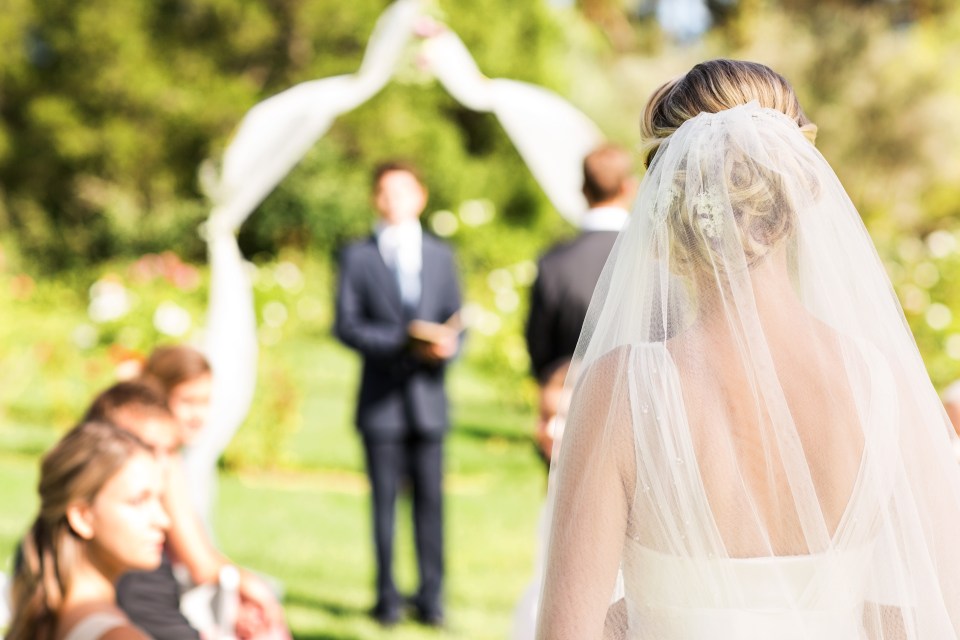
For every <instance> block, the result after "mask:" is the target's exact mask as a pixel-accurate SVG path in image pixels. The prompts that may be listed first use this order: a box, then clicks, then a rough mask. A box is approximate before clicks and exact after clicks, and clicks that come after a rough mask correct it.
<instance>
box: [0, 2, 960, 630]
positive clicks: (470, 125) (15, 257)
mask: <svg viewBox="0 0 960 640" xmlns="http://www.w3.org/2000/svg"><path fill="white" fill-rule="evenodd" d="M388 5H389V2H385V1H384V0H351V2H340V1H337V0H152V1H151V2H143V1H142V0H85V1H84V2H75V1H73V0H3V3H2V11H0V44H2V51H3V55H2V56H0V562H2V563H3V565H4V568H3V570H4V571H6V572H7V573H9V570H10V559H9V558H10V555H11V553H12V549H13V546H14V544H15V542H16V540H17V539H18V537H19V536H20V535H21V534H22V532H23V529H24V528H25V526H26V524H27V521H28V520H29V519H30V517H31V514H32V512H33V511H34V509H35V507H36V498H35V489H34V485H35V481H36V467H37V460H38V457H39V455H40V454H41V453H42V452H43V451H44V450H45V449H46V448H47V447H48V446H49V445H50V444H51V443H52V442H53V441H54V440H55V438H56V437H57V435H58V434H60V433H62V432H63V431H64V430H66V429H67V428H69V427H70V426H71V425H72V424H73V423H74V422H75V421H76V420H77V419H78V418H79V417H80V415H81V413H82V411H83V409H84V408H85V406H86V404H87V403H88V402H89V400H90V398H91V397H92V395H93V394H94V393H95V392H96V391H98V390H100V389H101V388H103V387H104V386H106V385H108V384H110V383H111V382H112V381H113V380H114V379H115V378H116V376H117V375H118V367H119V368H122V367H123V366H125V364H124V363H126V362H127V361H129V360H131V359H135V358H137V357H138V356H142V355H143V354H146V353H148V352H149V351H150V350H151V349H152V348H153V347H154V346H155V345H157V344H161V343H166V342H173V341H196V340H198V339H199V337H200V332H201V331H202V328H203V325H204V312H205V308H206V302H207V293H208V281H209V272H208V269H207V266H206V264H205V251H206V249H205V244H204V240H203V237H202V233H201V230H202V223H203V221H204V219H205V218H206V215H207V214H208V212H209V202H208V200H207V199H206V198H205V196H204V195H203V189H202V187H201V184H202V181H201V179H200V174H201V171H200V167H201V166H202V165H203V163H204V162H205V161H207V160H208V159H213V160H216V159H217V158H219V157H220V154H221V153H222V152H223V150H224V148H225V147H226V145H227V143H228V142H229V140H230V136H231V133H232V132H233V131H234V130H235V128H236V127H237V125H238V124H239V122H240V120H241V118H242V117H243V115H244V113H245V112H246V111H247V110H248V109H249V108H250V107H252V106H253V105H254V104H256V103H257V102H259V101H261V100H263V99H265V98H267V97H269V96H271V95H274V94H276V93H278V92H279V91H282V90H284V89H286V88H288V87H290V86H292V85H294V84H296V83H298V82H302V81H306V80H311V79H317V78H323V77H328V76H332V75H338V74H349V73H355V72H356V70H357V69H358V67H359V65H360V62H361V59H362V57H363V54H364V50H365V47H366V43H367V41H368V39H369V37H370V33H371V30H372V29H373V26H374V23H375V21H376V19H377V17H378V16H379V15H380V14H381V13H382V12H383V10H384V9H385V8H386V7H387V6H388ZM426 7H427V9H426V10H427V11H428V12H429V13H430V15H432V16H433V17H434V18H435V19H437V20H439V21H441V22H443V23H445V24H447V25H448V26H449V27H450V28H451V29H453V30H454V31H455V32H456V33H457V34H458V35H459V36H460V38H461V39H462V40H463V41H464V43H465V44H466V46H467V48H468V49H469V50H470V52H471V54H472V55H473V56H474V58H475V60H476V62H477V64H478V66H479V67H480V69H481V71H482V72H483V73H484V74H485V75H487V76H489V77H494V78H511V79H516V80H522V81H525V82H528V83H532V84H537V85H541V86H544V87H547V88H549V89H551V90H553V91H555V92H556V93H558V94H560V95H561V96H563V97H565V98H566V99H568V100H569V101H570V102H571V103H573V104H574V105H575V106H576V107H578V108H579V109H581V110H582V111H583V112H584V113H586V114H587V115H588V116H589V117H590V118H592V119H593V120H594V121H595V122H596V123H597V124H598V125H599V126H600V128H601V129H602V130H603V132H604V133H605V134H606V135H607V136H609V137H610V138H611V139H613V140H615V141H618V142H621V143H624V144H626V145H627V146H629V147H631V148H637V144H638V135H637V122H638V118H639V114H640V112H641V109H642V106H643V104H644V102H645V100H646V98H647V97H648V96H649V94H650V92H651V91H652V90H653V89H654V88H656V87H657V86H658V85H660V84H661V83H662V82H664V81H665V80H667V79H669V78H670V77H673V76H675V75H678V74H680V73H683V72H685V71H686V70H687V69H689V68H690V67H691V66H692V65H693V64H695V63H696V62H698V61H700V60H703V59H708V58H714V57H721V56H722V57H734V58H742V59H750V60H756V61H759V62H763V63H765V64H767V65H770V66H772V67H773V68H775V69H776V70H778V71H780V72H781V73H782V74H784V75H785V76H786V77H787V78H788V79H789V80H790V81H791V82H792V83H793V84H794V86H795V88H796V89H797V92H798V93H799V95H800V98H801V101H802V103H803V105H804V107H805V109H806V111H807V114H808V115H809V116H810V117H811V119H812V120H813V121H814V122H816V123H817V125H818V126H819V134H818V138H817V146H818V147H819V149H820V150H821V152H822V153H823V154H824V155H825V156H826V157H827V159H828V160H829V161H830V163H831V164H832V165H833V167H834V168H835V169H836V171H837V173H838V174H839V176H840V179H841V181H842V182H843V184H844V185H845V186H846V188H847V191H848V193H849V195H850V197H851V198H852V199H853V201H854V203H855V205H856V206H857V208H858V209H859V211H860V212H861V214H862V216H863V220H864V223H865V224H866V226H867V228H868V229H869V231H870V232H871V235H872V236H873V238H874V241H875V243H876V244H877V247H878V250H879V252H880V254H881V257H882V258H883V260H884V262H885V264H886V265H887V269H888V272H889V274H890V277H891V280H892V281H893V284H894V287H895V289H896V291H897V294H898V295H899V297H900V300H901V303H902V305H903V307H904V311H905V315H906V319H907V321H908V322H909V324H910V325H911V327H912V329H913V331H914V333H915V335H916V338H917V341H918V343H919V345H920V349H921V352H922V353H923V355H924V358H925V360H926V363H927V367H928V370H929V372H930V375H931V377H932V378H933V381H934V383H935V384H936V385H937V387H938V388H941V387H943V386H945V385H946V384H948V383H949V382H951V381H953V380H954V379H955V378H956V377H958V376H960V291H958V287H960V225H958V222H957V220H958V214H960V117H958V115H957V114H960V4H958V3H956V2H954V1H953V0H471V1H470V2H463V1H459V2H458V1H455V0H437V1H436V2H433V3H427V4H426ZM416 46H417V45H416V43H414V42H411V44H410V46H409V47H408V51H407V52H406V54H405V59H404V60H403V61H401V64H400V66H399V68H398V69H399V70H398V72H397V74H396V75H395V77H394V78H393V80H392V81H391V82H390V84H388V85H387V86H386V87H385V88H384V89H383V90H382V91H381V92H380V93H379V94H377V95H376V96H374V97H373V98H372V99H371V100H370V101H369V102H367V103H365V104H364V105H362V106H361V107H359V108H357V109H356V110H354V111H352V112H350V113H347V114H344V115H343V116H342V117H340V118H339V119H338V120H337V121H336V122H335V123H334V125H333V126H332V128H331V129H330V131H329V132H328V133H327V134H326V135H325V136H324V137H323V138H322V139H321V140H320V141H319V142H318V143H317V144H316V146H315V147H314V148H313V149H312V150H311V151H310V152H309V153H308V154H307V156H306V157H305V158H304V160H303V161H302V162H301V163H300V164H299V165H298V166H297V167H296V168H295V169H294V170H293V172H292V173H291V174H290V175H289V176H287V178H286V179H284V180H283V182H282V183H281V184H280V186H279V187H278V188H277V189H276V190H275V191H274V192H273V193H272V194H271V195H270V196H269V197H268V198H267V199H266V200H265V201H264V202H263V203H262V204H261V205H260V206H259V208H258V209H257V210H256V211H255V212H254V214H253V215H252V216H251V217H250V218H249V220H248V221H247V222H246V223H245V224H244V226H243V228H242V229H241V231H240V236H239V240H240V246H241V249H242V250H243V252H244V254H245V256H246V257H247V259H248V260H250V262H251V267H250V270H251V274H252V277H253V281H254V288H255V303H256V308H257V318H258V326H259V329H258V331H259V342H260V348H261V353H260V364H259V384H258V388H257V394H256V397H255V398H254V406H253V409H252V411H251V414H250V415H249V417H248V419H247V420H246V422H245V423H244V425H243V426H242V428H241V430H240V432H239V433H238V435H237V437H236V438H235V439H234V441H233V443H232V444H231V446H230V448H229V449H228V450H227V452H226V454H225V455H224V457H223V459H222V464H221V466H222V482H221V493H220V503H219V505H218V511H217V517H216V529H217V536H218V540H219V543H220V544H221V545H222V546H223V548H224V549H225V550H226V551H227V552H228V554H229V555H231V556H232V557H234V558H236V559H237V560H238V561H239V562H241V563H243V564H245V565H248V566H251V567H254V568H257V569H261V570H263V571H266V572H269V573H270V574H271V575H273V576H275V577H277V578H278V579H280V580H281V581H282V582H283V584H284V587H285V590H286V604H287V611H288V615H289V618H290V623H291V627H292V629H293V631H294V634H295V636H296V637H298V638H331V639H332V638H342V639H347V638H374V637H381V635H382V634H383V633H384V632H383V631H381V630H380V629H379V628H378V627H376V626H375V625H374V624H373V623H372V622H371V621H370V620H368V619H367V618H366V617H365V615H364V611H365V609H366V608H367V607H368V606H369V605H370V604H371V602H370V599H371V598H372V588H371V580H372V579H371V576H372V572H373V563H372V558H371V557H370V555H371V554H370V550H369V545H368V544H367V540H368V539H369V535H370V526H369V523H368V514H367V496H366V484H365V476H364V474H363V471H362V456H361V453H360V450H359V444H358V442H357V438H356V436H355V434H354V430H353V427H352V410H353V400H352V394H353V389H354V385H355V381H356V376H357V366H358V363H357V361H356V358H355V357H354V356H353V355H352V354H351V353H350V352H348V351H346V350H345V349H344V348H342V347H341V346H339V345H338V344H337V343H335V342H334V341H333V340H332V338H331V336H330V325H331V320H332V306H333V296H334V291H333V284H334V267H335V260H336V253H337V250H338V249H339V248H340V247H341V246H342V245H343V244H344V243H345V242H346V241H348V240H350V239H353V238H356V237H358V236H361V235H363V234H365V233H367V232H368V231H369V229H370V228H371V225H372V222H373V215H372V213H371V207H370V202H369V180H368V176H369V173H370V170H371V168H372V167H373V166H374V165H375V164H376V163H378V162H379V161H381V160H383V159H385V158H392V157H396V156H401V157H404V158H408V159H411V160H413V161H414V162H415V163H416V164H417V165H419V166H420V167H421V168H422V171H423V174H424V176H425V177H426V182H427V184H428V185H429V187H430V194H431V196H430V203H429V205H428V210H427V212H426V214H425V216H424V221H425V225H426V226H427V228H429V229H431V230H432V231H433V232H434V233H436V234H438V235H441V236H443V237H445V238H447V239H448V241H449V242H451V243H452V244H453V245H454V247H455V249H456V252H457V254H458V258H459V263H460V267H461V270H462V275H463V279H464V283H465V289H466V300H467V302H468V304H469V309H470V315H471V317H472V318H473V320H474V322H473V328H472V330H471V333H470V337H469V341H468V343H467V347H466V350H465V354H464V356H463V358H462V359H461V361H460V362H459V363H458V364H457V366H456V367H455V368H454V370H453V372H452V380H451V387H452V395H453V402H454V411H455V427H454V430H453V433H452V435H451V439H450V446H449V454H448V460H447V472H448V476H447V490H448V496H449V502H448V509H447V523H448V525H447V526H448V532H449V533H448V535H449V543H448V563H449V564H448V566H449V568H448V574H449V586H448V600H449V618H450V619H449V628H448V629H447V630H446V631H424V630H422V629H420V628H419V627H416V626H413V625H402V626H401V627H399V628H398V629H396V630H394V631H392V632H391V633H392V635H393V636H394V637H396V638H399V639H403V638H419V637H433V636H437V637H445V636H449V637H457V638H477V639H480V638H503V637H506V635H507V633H508V629H509V626H510V618H511V611H512V609H513V606H514V604H515V602H516V600H517V598H518V597H519V596H520V593H521V591H522V590H523V588H524V586H525V584H526V582H527V580H528V579H529V575H530V572H531V570H532V559H533V554H534V546H535V538H536V535H535V528H536V518H537V510H538V508H539V504H540V502H541V500H542V496H543V494H544V491H545V473H544V471H543V468H542V466H541V464H540V462H539V460H538V459H537V457H536V453H535V449H534V446H533V444H532V442H531V439H530V436H531V433H532V429H533V425H534V402H535V398H536V393H535V384H534V383H533V381H532V380H531V379H530V377H529V374H528V368H529V363H528V360H527V355H526V351H525V348H524V343H523V338H522V327H523V322H524V319H525V317H526V306H527V297H528V287H529V285H530V283H531V282H532V280H533V278H534V277H535V275H536V266H535V261H536V258H537V256H538V255H539V254H540V253H541V252H542V251H543V249H544V248H545V247H547V246H549V245H550V244H552V243H553V242H555V241H556V240H558V239H559V238H562V237H565V236H570V235H573V233H575V229H574V228H573V227H572V226H571V225H570V224H569V223H567V222H566V221H564V219H563V218H562V217H561V216H560V215H559V214H558V213H557V212H556V211H555V210H554V209H553V208H552V207H551V205H550V203H549V201H548V200H547V198H546V196H545V195H544V194H543V192H542V191H541V190H540V188H539V187H538V185H537V183H536V182H535V181H534V179H533V177H532V176H531V175H530V172H529V170H528V169H527V168H526V166H525V165H524V163H523V161H522V160H521V158H520V156H519V155H518V154H517V152H516V150H515V149H514V148H513V146H512V144H511V142H510V140H509V138H508V137H507V135H506V134H505V133H504V131H503V130H502V129H501V128H500V125H499V124H498V122H497V120H496V118H495V117H494V116H493V115H491V114H487V113H477V112H473V111H470V110H469V109H467V108H466V107H463V106H461V105H460V104H458V103H457V102H456V101H455V100H454V99H453V98H451V97H450V96H449V95H448V94H447V93H446V92H445V91H444V89H443V88H442V87H441V86H439V84H438V83H437V82H436V81H435V80H434V79H433V78H432V76H431V75H430V73H429V72H428V71H426V70H424V69H423V68H422V65H418V61H417V50H416ZM557 135H563V132H557ZM640 170H641V163H639V162H638V171H640ZM407 521H409V518H405V517H400V518H398V522H400V523H404V522H407ZM399 535H400V539H399V540H398V543H399V544H400V545H401V547H400V549H399V550H398V554H397V555H398V561H399V562H400V563H401V567H400V575H401V578H402V582H401V584H402V585H406V586H410V585H413V584H414V583H415V575H414V573H415V566H414V563H413V560H412V552H410V550H409V547H410V545H411V542H410V532H409V530H408V529H403V528H402V527H401V530H400V533H399ZM405 547H406V548H405Z"/></svg>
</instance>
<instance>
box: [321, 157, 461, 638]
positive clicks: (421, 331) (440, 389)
mask: <svg viewBox="0 0 960 640" xmlns="http://www.w3.org/2000/svg"><path fill="white" fill-rule="evenodd" d="M373 201H374V206H375V208H376V210H377V212H378V214H379V216H380V220H379V223H378V224H377V226H376V230H375V231H374V233H373V235H371V236H370V237H368V238H367V239H365V240H362V241H360V242H357V243H355V244H353V245H351V246H349V247H347V249H346V250H345V251H344V252H343V254H342V256H341V261H340V275H339V284H338V292H337V308H336V320H335V325H334V332H335V333H336V335H337V337H338V338H339V339H340V340H341V341H342V342H343V343H344V344H346V345H347V346H349V347H351V348H353V349H355V350H356V351H357V352H359V354H360V355H361V357H362V359H363V372H362V374H361V380H360V390H359V394H358V399H357V413H356V422H357V427H358V429H359V431H360V435H361V436H362V438H363V446H364V451H365V454H366V463H367V474H368V476H369V479H370V486H371V490H372V499H373V525H374V540H375V549H376V559H377V602H376V606H375V607H374V610H373V615H374V617H376V619H377V620H378V621H379V622H380V623H382V624H384V625H390V624H393V623H395V622H397V621H398V620H399V618H400V615H401V609H402V604H403V598H402V597H401V596H400V594H399V593H398V592H397V588H396V585H395V584H394V580H393V539H394V514H395V505H396V498H397V492H398V490H399V488H400V486H401V482H402V480H403V479H404V478H408V479H409V481H410V486H411V488H412V492H413V517H414V525H415V526H414V531H415V537H416V548H417V559H418V566H419V572H420V589H419V591H418V593H417V594H416V595H415V597H414V601H413V603H414V605H415V607H416V611H417V614H418V617H419V619H420V620H421V621H423V622H425V623H427V624H431V625H441V624H442V623H443V603H442V593H441V591H442V582H443V513H442V502H443V489H442V471H443V438H444V435H445V434H446V432H447V430H448V428H449V417H448V410H447V396H446V392H445V389H444V374H445V371H446V365H447V362H448V361H449V360H450V359H451V358H452V357H453V356H454V355H455V354H456V353H457V350H458V347H459V337H458V326H457V325H458V321H457V318H458V312H459V310H460V304H461V297H460V286H459V283H458V280H457V274H456V269H455V265H454V260H453V255H452V253H451V251H450V249H449V248H448V247H447V246H446V245H445V244H443V243H442V242H440V241H439V240H437V239H436V238H433V237H432V236H430V235H427V234H425V233H423V231H422V228H421V226H420V214H421V213H422V212H423V209H424V207H425V206H426V202H427V190H426V189H425V187H424V186H423V184H422V182H421V180H420V178H419V177H418V175H417V173H416V171H415V170H414V169H413V168H412V167H410V166H408V165H405V164H401V163H388V164H384V165H381V166H380V167H379V168H378V169H377V170H376V171H375V174H374V179H373Z"/></svg>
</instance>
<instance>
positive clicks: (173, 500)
mask: <svg viewBox="0 0 960 640" xmlns="http://www.w3.org/2000/svg"><path fill="white" fill-rule="evenodd" d="M163 503H164V504H163V506H164V507H165V508H166V510H167V515H169V516H170V529H169V530H168V531H167V541H168V542H169V544H170V549H171V551H172V552H173V555H174V556H175V558H176V560H177V561H178V562H181V563H182V564H183V565H184V566H186V567H187V569H188V570H189V572H190V579H191V580H193V582H194V583H195V584H208V583H215V582H217V580H218V579H219V576H220V570H221V569H222V568H223V567H224V566H225V565H227V564H229V563H228V562H227V559H226V558H225V557H224V556H223V555H222V554H221V553H220V552H219V551H218V550H217V549H216V547H214V546H213V543H212V542H211V541H210V538H209V537H208V536H207V532H206V530H205V529H204V527H203V523H202V522H201V521H200V517H199V515H197V512H196V510H195V509H194V508H193V503H192V502H191V500H190V494H189V489H188V486H187V478H186V474H185V473H184V469H183V461H182V460H181V459H180V457H179V456H174V457H172V458H171V459H170V462H169V468H168V470H167V486H166V491H165V492H164V496H163Z"/></svg>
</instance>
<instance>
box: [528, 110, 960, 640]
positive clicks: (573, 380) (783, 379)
mask: <svg viewBox="0 0 960 640" xmlns="http://www.w3.org/2000/svg"><path fill="white" fill-rule="evenodd" d="M567 385H568V387H569V389H570V392H571V395H572V399H571V402H570V406H569V409H568V410H567V412H566V414H565V415H564V416H563V419H562V420H561V421H560V422H561V424H562V425H563V426H562V432H561V433H560V434H559V435H560V437H559V441H558V444H557V449H555V451H554V457H553V458H554V464H553V468H552V469H551V474H550V483H549V491H548V510H549V513H550V523H551V524H550V533H549V536H548V542H547V544H548V551H547V561H546V569H545V575H544V586H543V591H542V594H541V604H540V607H541V608H540V614H539V623H538V629H539V632H538V633H539V635H538V637H539V638H542V639H547V638H548V639H550V640H556V639H560V638H571V639H572V638H577V639H578V640H579V639H583V638H600V637H619V638H636V639H640V638H657V639H658V640H673V639H674V638H677V639H680V638H683V639H686V640H693V639H700V638H724V639H725V640H737V639H741V640H747V639H750V640H753V639H755V638H761V637H765V638H773V637H776V638H815V637H816V638H821V637H824V638H837V639H839V638H856V639H859V638H867V639H869V640H881V639H882V640H891V639H894V638H896V639H909V640H914V639H922V640H928V639H936V640H939V639H946V638H957V637H960V473H958V469H957V465H956V462H955V461H954V459H953V457H952V455H951V448H950V444H949V441H948V423H947V419H946V415H945V413H944V411H943V409H942V406H941V404H940V402H939V399H938V397H937V393H936V392H935V390H934V388H933V386H932V384H931V382H930V379H929V377H928V375H927V373H926V371H925V369H924V365H923V362H922V360H921V358H920V355H919V353H918V350H917V347H916V344H915V342H914V340H913V337H912V335H911V333H910V331H909V328H908V327H907V325H906V322H905V320H904V317H903V314H902V311H901V309H900V306H899V303H898V301H897V298H896V296H895V294H894V292H893V289H892V287H891V284H890V282H889V279H888V278H887V276H886V274H885V271H884V269H883V266H882V263H881V261H880V260H879V258H878V255H877V253H876V250H875V248H874V246H873V244H872V242H871V240H870V237H869V235H868V234H867V231H866V229H865V228H864V226H863V224H862V221H861V219H860V217H859V215H858V213H857V211H856V209H855V207H854V205H853V204H852V202H851V201H850V199H849V198H848V196H847V195H846V193H845V191H844V189H843V187H842V186H841V184H840V182H839V180H838V179H837V177H836V175H835V174H834V172H833V170H832V169H831V168H830V166H829V164H828V163H827V161H826V160H825V159H824V158H823V156H822V155H821V154H820V153H819V152H818V151H817V149H816V148H815V146H814V145H813V144H811V143H810V141H809V140H807V139H806V138H805V137H804V135H803V132H801V131H800V129H799V127H798V125H797V122H795V121H794V120H792V119H791V118H789V117H787V116H785V115H784V114H783V113H780V112H778V111H775V110H771V109H767V108H763V107H761V106H759V105H758V104H757V103H756V102H752V103H749V104H745V105H741V106H738V107H734V108H732V109H728V110H725V111H721V112H719V113H715V114H712V113H703V114H700V115H699V116H697V117H695V118H692V119H690V120H688V121H687V122H685V123H684V124H683V125H682V126H681V127H680V128H679V129H678V130H677V131H676V132H675V133H674V134H673V135H672V136H670V138H668V139H667V140H666V141H665V142H664V143H663V145H662V146H661V147H660V149H659V150H658V151H657V154H656V156H655V158H654V160H653V162H652V164H651V166H650V168H649V170H648V172H647V173H646V175H645V177H644V179H643V182H642V184H641V186H640V190H639V193H638V196H637V199H636V202H635V205H634V207H633V211H632V215H631V220H630V222H629V224H628V226H627V228H625V229H624V231H623V232H622V233H621V235H620V237H619V239H618V241H617V243H616V246H615V247H614V250H613V253H612V254H611V257H610V259H609V261H608V262H607V265H606V268H605V270H604V272H603V275H602V277H601V280H600V283H599V285H598V287H597V289H596V293H595V294H594V298H593V302H592V304H591V307H590V312H589V314H588V318H587V322H586V325H585V327H584V329H583V333H582V335H581V338H580V343H579V346H578V348H577V352H576V354H575V357H574V360H573V363H572V366H571V373H570V375H569V378H568V381H567ZM619 580H622V583H623V586H624V588H625V591H624V592H622V593H617V592H616V589H617V587H616V585H617V584H618V581H619ZM758 629H759V631H758Z"/></svg>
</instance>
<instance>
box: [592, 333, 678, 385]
mask: <svg viewBox="0 0 960 640" xmlns="http://www.w3.org/2000/svg"><path fill="white" fill-rule="evenodd" d="M669 358H670V354H669V352H668V351H667V347H666V345H665V344H664V343H662V342H644V343H634V344H623V345H619V346H616V347H614V348H612V349H610V350H609V351H606V352H605V353H604V354H603V355H600V356H598V357H597V358H596V359H595V360H593V361H592V362H590V363H589V364H588V365H587V366H585V367H584V368H583V373H584V376H587V375H589V376H591V377H601V378H609V377H611V376H612V377H619V376H620V375H622V374H623V373H625V372H627V371H630V370H636V368H637V367H638V366H640V367H646V366H656V365H658V364H662V363H664V362H665V361H667V360H668V359H669Z"/></svg>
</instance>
